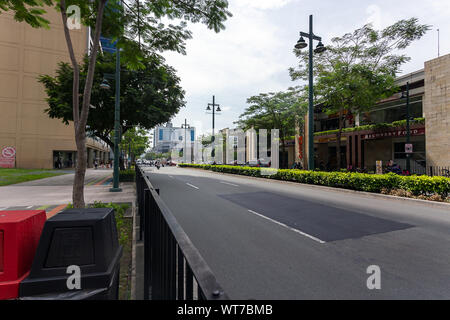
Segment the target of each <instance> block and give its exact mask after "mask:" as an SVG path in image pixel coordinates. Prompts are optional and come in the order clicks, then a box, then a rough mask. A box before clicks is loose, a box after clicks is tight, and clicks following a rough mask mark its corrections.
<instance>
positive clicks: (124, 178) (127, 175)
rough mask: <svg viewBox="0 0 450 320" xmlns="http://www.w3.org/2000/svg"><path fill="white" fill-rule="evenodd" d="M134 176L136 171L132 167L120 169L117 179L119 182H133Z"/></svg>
mask: <svg viewBox="0 0 450 320" xmlns="http://www.w3.org/2000/svg"><path fill="white" fill-rule="evenodd" d="M135 176H136V172H135V171H134V170H133V169H128V170H121V171H120V172H119V181H120V182H134V181H135Z"/></svg>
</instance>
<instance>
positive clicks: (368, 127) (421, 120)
mask: <svg viewBox="0 0 450 320" xmlns="http://www.w3.org/2000/svg"><path fill="white" fill-rule="evenodd" d="M410 124H411V125H413V124H425V118H414V119H413V120H411V121H410ZM405 126H406V120H398V121H394V122H392V123H384V122H383V123H377V124H366V125H362V126H357V127H351V128H344V129H342V132H354V131H364V130H381V129H387V128H397V127H405ZM338 132H339V130H338V129H335V130H328V131H321V132H314V135H315V136H325V135H331V134H336V133H338Z"/></svg>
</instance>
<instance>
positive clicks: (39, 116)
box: [0, 8, 109, 169]
mask: <svg viewBox="0 0 450 320" xmlns="http://www.w3.org/2000/svg"><path fill="white" fill-rule="evenodd" d="M45 17H46V18H47V19H48V20H49V21H50V29H42V28H40V29H36V28H32V27H30V26H29V25H28V24H26V23H18V22H16V21H14V19H13V15H12V14H11V13H10V12H2V13H1V14H0V149H2V148H4V147H14V148H15V150H16V159H15V166H16V167H18V168H46V169H50V168H54V167H59V168H62V167H73V166H74V165H75V160H76V156H75V155H76V149H77V148H76V144H75V135H74V128H73V124H72V123H71V124H69V125H65V124H63V123H62V122H61V120H59V119H50V118H49V117H48V116H47V114H46V113H44V110H45V109H46V108H47V103H46V101H45V98H46V94H45V91H44V86H43V85H42V84H41V83H39V82H38V80H37V78H38V76H39V75H42V74H50V75H54V74H55V70H56V68H57V64H58V62H60V61H65V62H69V61H70V60H69V55H68V51H67V46H66V41H65V37H64V32H63V26H62V23H61V16H60V14H59V13H58V12H56V11H55V10H53V9H51V8H48V9H47V14H46V15H45ZM71 36H72V41H73V46H74V50H75V54H76V56H77V58H78V59H80V60H81V58H82V57H83V56H84V55H85V54H86V50H87V48H88V46H89V40H90V37H89V36H88V30H87V29H86V28H84V27H82V28H81V29H79V30H71ZM86 148H87V151H88V166H89V167H92V165H93V161H94V159H97V161H107V160H108V159H109V148H108V147H107V146H106V144H104V143H102V142H101V141H98V140H95V139H92V138H88V139H87V143H86Z"/></svg>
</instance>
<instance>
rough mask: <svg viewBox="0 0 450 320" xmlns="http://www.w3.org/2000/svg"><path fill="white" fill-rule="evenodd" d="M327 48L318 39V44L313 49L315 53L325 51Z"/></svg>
mask: <svg viewBox="0 0 450 320" xmlns="http://www.w3.org/2000/svg"><path fill="white" fill-rule="evenodd" d="M326 50H327V48H325V46H324V45H323V43H322V41H319V44H318V45H317V47H316V49H314V52H315V53H322V52H324V51H326Z"/></svg>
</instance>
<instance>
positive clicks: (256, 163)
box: [245, 160, 261, 167]
mask: <svg viewBox="0 0 450 320" xmlns="http://www.w3.org/2000/svg"><path fill="white" fill-rule="evenodd" d="M245 165H246V166H247V167H260V166H261V162H260V161H259V160H249V161H247V162H246V163H245Z"/></svg>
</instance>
